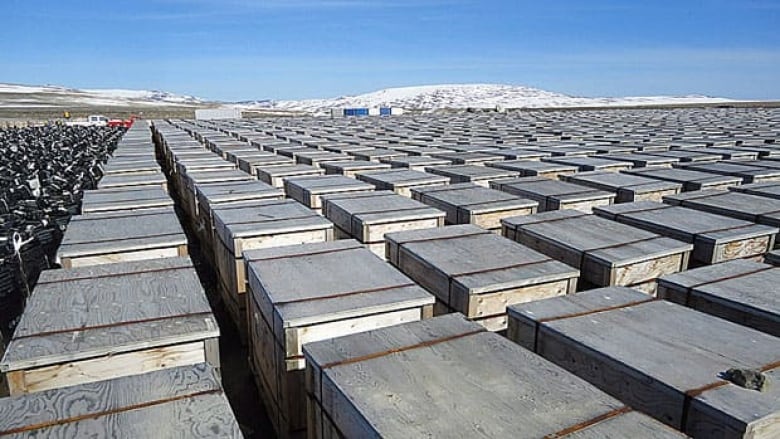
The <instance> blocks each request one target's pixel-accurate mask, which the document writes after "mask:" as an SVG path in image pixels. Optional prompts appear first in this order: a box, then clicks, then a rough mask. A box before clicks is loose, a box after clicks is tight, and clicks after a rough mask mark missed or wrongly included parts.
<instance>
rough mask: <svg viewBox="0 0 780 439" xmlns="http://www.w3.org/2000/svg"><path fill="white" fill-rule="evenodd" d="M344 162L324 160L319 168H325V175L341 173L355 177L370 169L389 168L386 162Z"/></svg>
mask: <svg viewBox="0 0 780 439" xmlns="http://www.w3.org/2000/svg"><path fill="white" fill-rule="evenodd" d="M351 159H352V158H351V157H350V161H348V162H345V161H340V162H324V163H320V168H323V169H325V174H327V175H343V176H345V177H352V178H357V177H358V175H359V174H362V173H364V172H371V171H382V170H386V169H390V165H388V164H386V163H376V162H368V161H365V160H351Z"/></svg>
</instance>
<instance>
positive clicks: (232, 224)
mask: <svg viewBox="0 0 780 439" xmlns="http://www.w3.org/2000/svg"><path fill="white" fill-rule="evenodd" d="M247 207H251V206H247ZM239 209H240V207H239ZM229 210H232V209H229ZM212 212H215V210H214V209H212ZM212 215H215V213H212ZM215 216H216V215H215ZM262 216H265V217H266V218H267V219H257V220H252V221H239V222H236V223H224V222H222V221H220V222H222V224H223V225H224V226H225V227H230V226H240V225H245V224H263V223H272V222H275V221H290V220H299V219H311V218H322V217H321V216H319V215H317V214H316V213H314V212H313V211H312V212H311V214H308V215H303V216H288V217H278V218H273V217H270V216H268V215H262ZM216 219H219V216H216Z"/></svg>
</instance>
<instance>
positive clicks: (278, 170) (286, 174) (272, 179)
mask: <svg viewBox="0 0 780 439" xmlns="http://www.w3.org/2000/svg"><path fill="white" fill-rule="evenodd" d="M255 170H256V171H257V178H258V179H259V180H260V181H262V182H264V183H268V184H270V185H271V186H273V187H278V188H283V187H284V180H285V179H287V178H291V177H302V176H313V175H325V170H324V169H322V168H317V167H315V166H309V165H276V166H258V167H256V168H255Z"/></svg>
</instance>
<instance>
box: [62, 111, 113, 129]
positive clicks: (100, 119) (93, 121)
mask: <svg viewBox="0 0 780 439" xmlns="http://www.w3.org/2000/svg"><path fill="white" fill-rule="evenodd" d="M67 124H68V125H81V126H95V127H104V126H107V125H108V118H107V117H106V116H101V115H99V114H93V115H90V116H89V117H87V120H71V121H68V122H67Z"/></svg>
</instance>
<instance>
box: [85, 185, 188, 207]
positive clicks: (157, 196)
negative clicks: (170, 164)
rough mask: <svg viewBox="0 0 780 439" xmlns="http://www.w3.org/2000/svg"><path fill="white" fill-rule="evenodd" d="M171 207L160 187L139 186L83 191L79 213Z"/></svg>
mask: <svg viewBox="0 0 780 439" xmlns="http://www.w3.org/2000/svg"><path fill="white" fill-rule="evenodd" d="M161 207H173V200H172V199H171V197H170V196H169V195H168V193H167V192H166V191H164V190H163V189H162V188H160V187H156V186H140V187H130V188H118V189H96V190H91V191H84V196H83V198H82V199H81V213H82V214H85V213H100V212H116V211H120V210H144V209H157V208H161Z"/></svg>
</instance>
